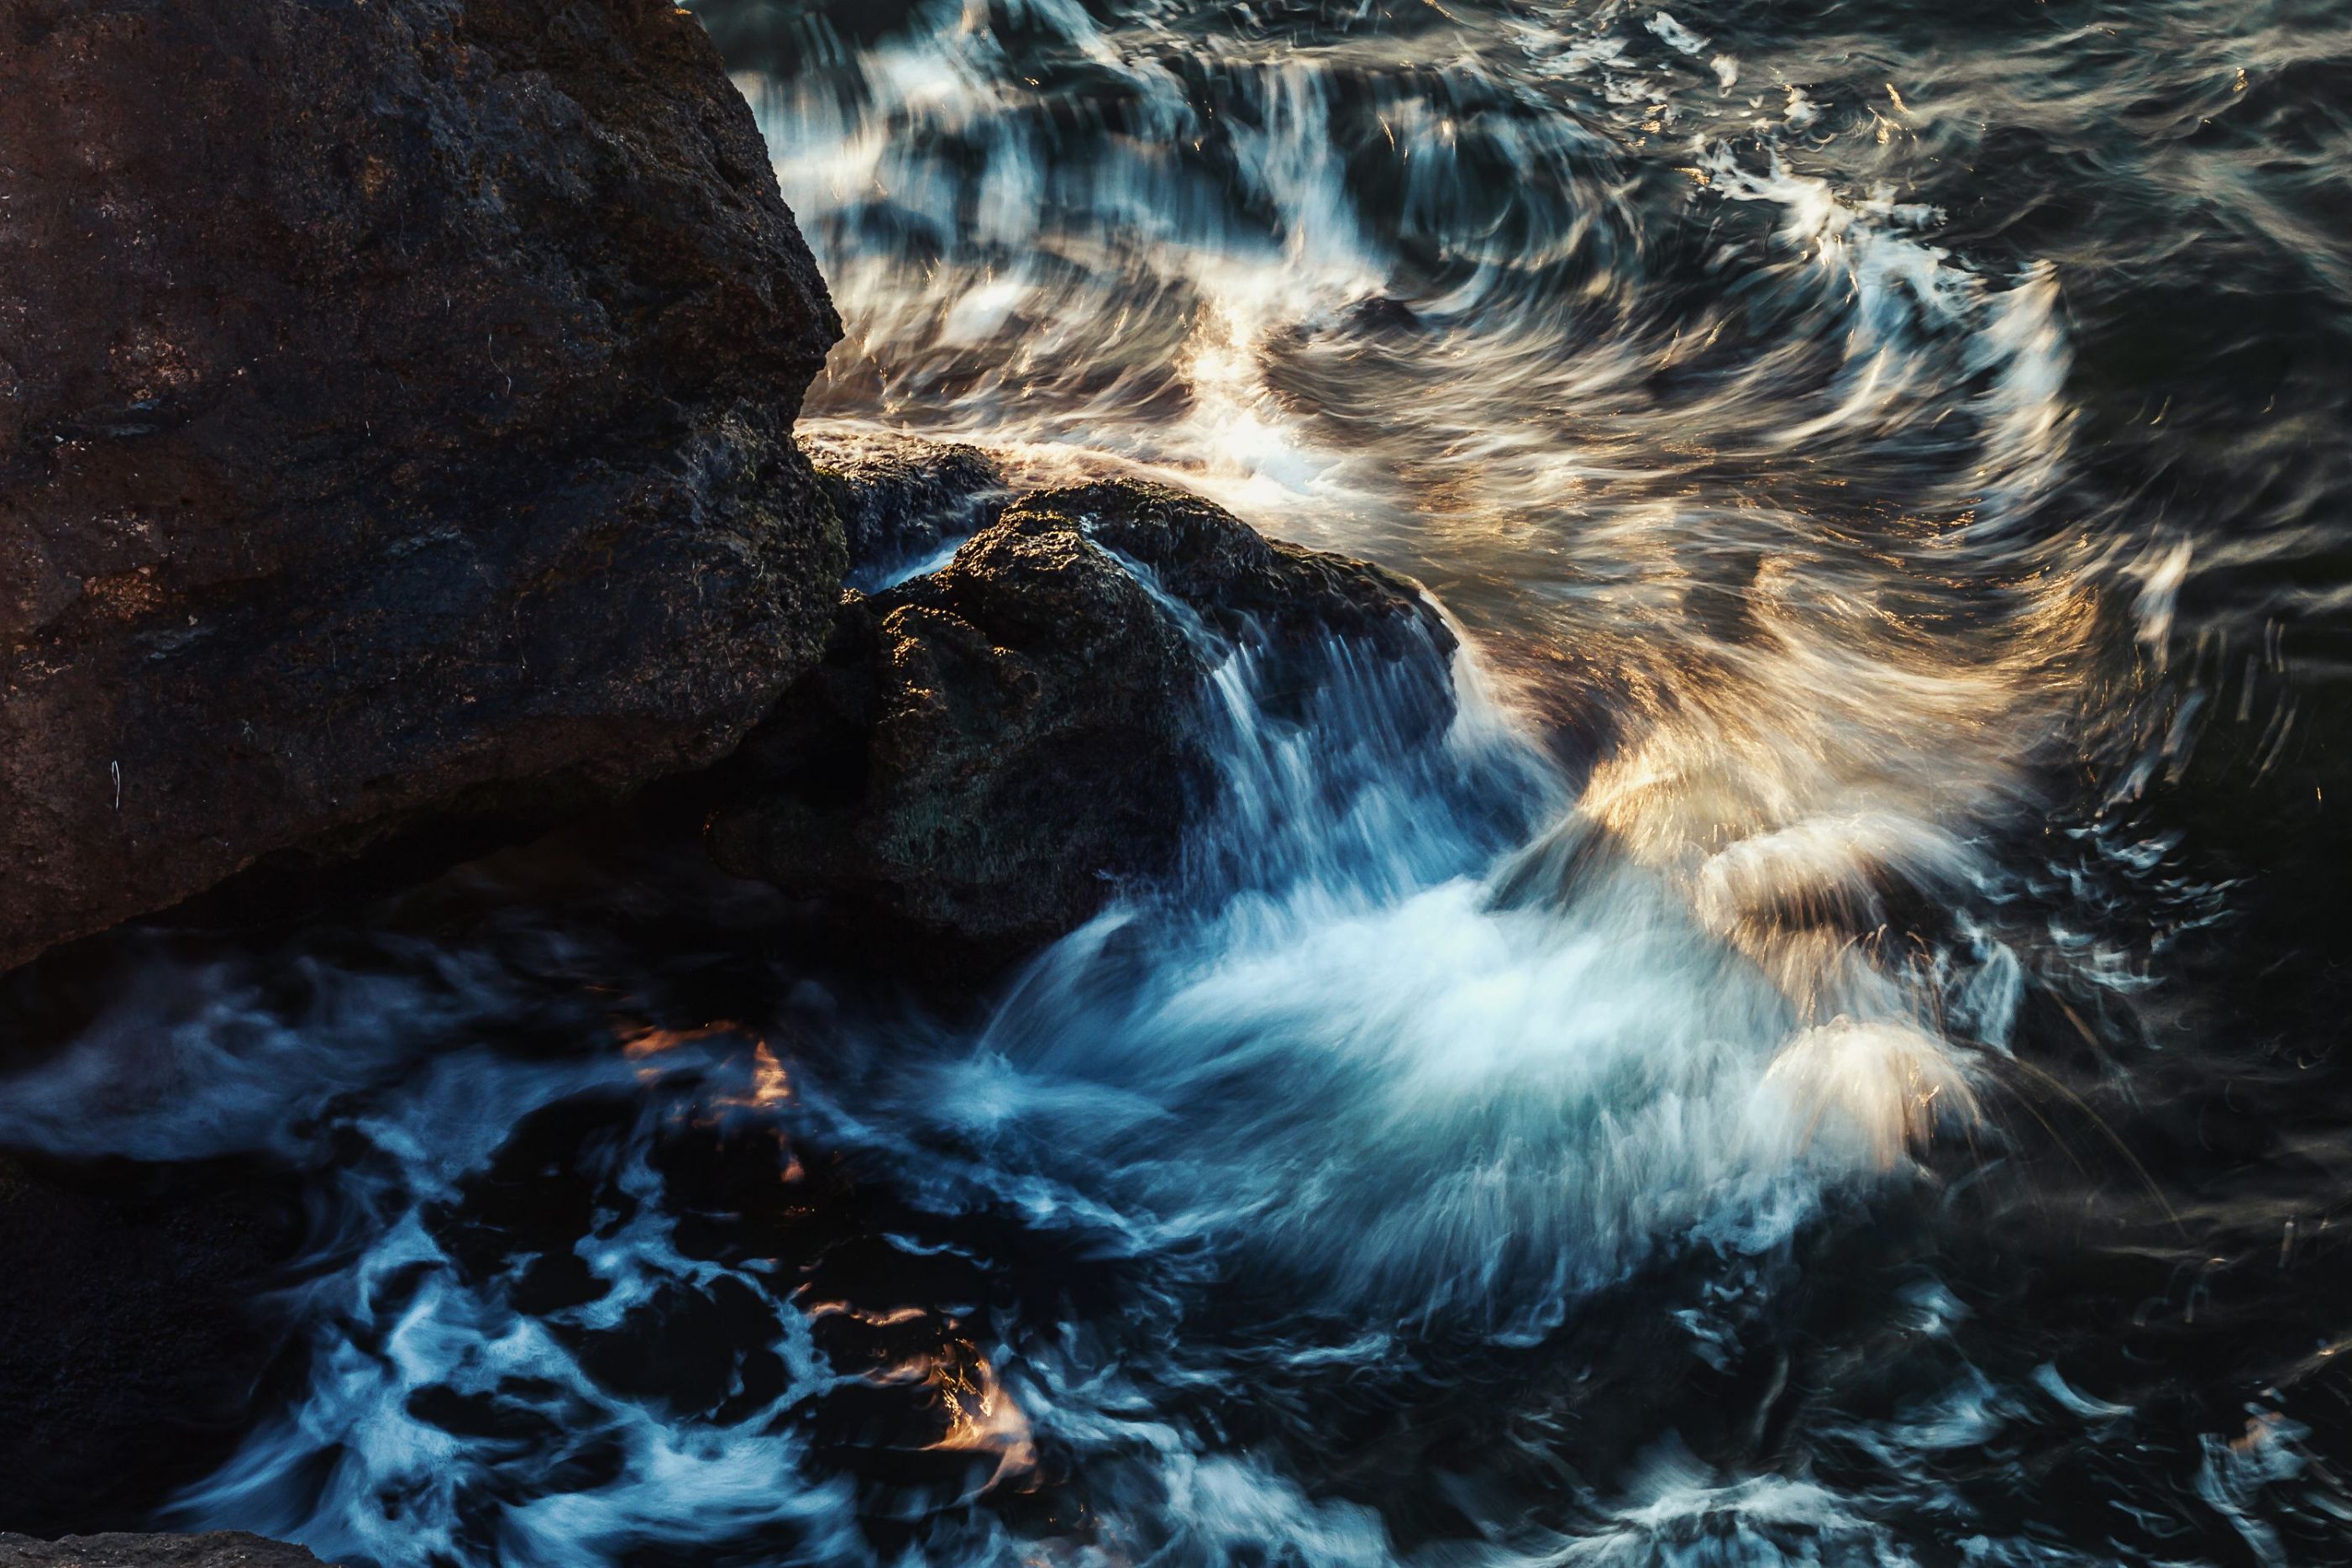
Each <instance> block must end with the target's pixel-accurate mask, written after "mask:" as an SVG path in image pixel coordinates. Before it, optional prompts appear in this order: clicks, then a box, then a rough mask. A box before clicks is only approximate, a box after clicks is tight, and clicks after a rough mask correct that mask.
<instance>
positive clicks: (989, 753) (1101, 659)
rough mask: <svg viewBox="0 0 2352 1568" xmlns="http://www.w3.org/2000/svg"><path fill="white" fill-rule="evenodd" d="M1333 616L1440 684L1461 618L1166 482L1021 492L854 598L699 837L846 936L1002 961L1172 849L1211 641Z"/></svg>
mask: <svg viewBox="0 0 2352 1568" xmlns="http://www.w3.org/2000/svg"><path fill="white" fill-rule="evenodd" d="M1129 562H1133V563H1138V564H1139V565H1140V566H1142V567H1143V568H1145V569H1146V570H1148V571H1149V572H1150V576H1151V577H1152V579H1153V580H1155V581H1156V582H1157V583H1158V585H1159V586H1160V590H1161V591H1162V592H1163V593H1164V594H1165V595H1167V596H1170V597H1172V598H1173V599H1174V600H1175V601H1179V602H1180V603H1181V605H1182V606H1183V607H1184V608H1185V609H1186V610H1189V612H1191V614H1192V616H1194V617H1197V618H1198V620H1199V622H1201V623H1202V628H1201V629H1200V630H1205V631H1206V632H1208V633H1209V635H1208V637H1207V638H1206V639H1205V641H1204V639H1203V638H1202V636H1201V635H1200V634H1199V630H1195V629H1188V628H1187V627H1186V626H1185V624H1184V619H1185V617H1184V613H1183V612H1181V611H1180V610H1178V609H1177V608H1174V607H1172V606H1171V604H1170V603H1169V602H1168V601H1167V599H1165V598H1162V597H1160V596H1158V595H1155V594H1154V593H1153V592H1152V591H1151V590H1150V588H1148V587H1147V586H1146V584H1145V583H1144V582H1143V581H1142V580H1140V579H1139V577H1138V576H1137V574H1136V573H1135V571H1134V570H1130V567H1129ZM1335 635H1336V636H1339V637H1342V638H1346V639H1348V640H1349V641H1350V642H1351V643H1356V644H1358V645H1360V646H1362V647H1363V648H1365V649H1366V650H1368V651H1369V652H1370V653H1371V654H1373V655H1374V656H1377V657H1381V658H1388V659H1418V660H1421V661H1423V662H1424V663H1426V664H1429V665H1430V666H1431V669H1430V671H1429V679H1430V680H1431V682H1432V683H1433V684H1434V685H1437V686H1438V687H1440V688H1443V687H1444V683H1445V680H1446V674H1445V668H1444V655H1445V654H1446V653H1449V652H1450V651H1451V649H1452V647H1453V639H1452V637H1451V635H1450V634H1449V633H1448V632H1447V631H1446V629H1445V627H1444V622H1442V621H1441V620H1440V619H1439V618H1438V616H1437V615H1436V613H1435V612H1434V611H1433V610H1432V609H1430V608H1429V606H1428V605H1427V603H1426V602H1425V601H1423V599H1422V598H1421V596H1420V593H1419V591H1418V590H1416V589H1415V588H1414V586H1413V585H1412V583H1410V582H1408V581H1406V580H1403V579H1402V578H1399V577H1395V576H1393V575H1391V574H1390V573H1387V572H1384V571H1382V570H1380V569H1379V568H1377V567H1371V566H1367V565H1365V564H1363V563H1361V562H1358V561H1351V560H1347V559H1342V558H1339V557H1337V556H1330V555H1322V554H1318V553H1316V552H1314V551H1310V550H1305V549H1297V547H1295V546H1290V545H1285V544H1277V543H1274V542H1272V541H1269V540H1266V539H1265V538H1260V537H1259V536H1258V535H1257V534H1256V533H1255V532H1254V531H1252V530H1251V529H1250V528H1248V526H1247V525H1245V524H1244V523H1243V522H1241V521H1240V520H1239V519H1238V518H1236V517H1233V516H1232V515H1231V514H1229V513H1227V512H1224V511H1223V510H1222V509H1220V508H1219V507H1214V506H1213V505H1211V504H1210V503H1208V502H1206V501H1203V500H1201V499H1200V498H1198V497H1192V496H1188V495H1185V494H1183V493H1182V492H1180V491H1176V490H1171V489H1168V488H1166V487H1163V486H1152V485H1139V484H1130V483H1118V484H1107V485H1095V486H1085V487H1081V488H1074V489H1066V490H1056V491H1048V492H1044V493H1040V494H1036V495H1032V496H1029V497H1024V498H1023V499H1021V500H1018V501H1016V502H1014V503H1013V505H1012V506H1011V507H1009V508H1008V509H1007V510H1006V511H1005V512H1004V513H1003V515H1002V516H1001V517H999V518H998V519H997V520H996V521H995V522H993V523H992V524H990V525H989V526H988V527H986V528H982V530H981V531H980V532H979V533H977V534H975V535H974V536H973V537H972V538H971V539H970V540H968V541H967V542H966V543H965V544H964V545H963V546H962V548H961V549H959V550H958V551H957V553H956V555H955V558H954V559H953V560H952V561H951V562H950V564H949V565H948V566H947V567H945V568H943V569H942V570H939V571H937V572H935V573H932V574H930V575H929V576H927V577H921V578H917V579H914V580H910V581H908V582H906V583H903V584H901V585H899V586H898V587H896V588H893V589H891V590H889V591H886V592H882V593H877V594H875V595H872V596H870V597H864V596H859V595H856V594H852V595H850V596H848V598H847V600H846V601H845V609H844V613H843V616H842V620H841V622H840V624H839V626H838V628H837V629H836V631H835V637H834V641H833V643H832V645H831V647H830V648H829V650H828V652H827V654H826V657H825V661H824V664H823V665H822V666H820V668H819V669H818V670H817V671H816V672H814V674H811V675H809V676H808V677H806V678H805V679H803V681H802V682H801V683H800V684H799V685H796V686H795V687H794V688H793V690H792V691H791V692H789V693H788V694H786V695H785V697H784V699H783V701H782V703H781V704H779V706H778V708H777V711H776V712H775V714H774V715H772V716H771V717H770V718H769V719H768V720H767V721H766V722H765V723H764V724H763V725H762V726H761V727H760V728H759V729H758V730H756V731H754V732H753V735H752V737H751V740H750V741H749V742H747V743H746V745H745V747H744V749H743V751H742V752H741V753H740V754H739V756H738V757H737V758H735V759H734V760H733V761H731V762H730V764H729V765H728V768H727V770H726V771H727V774H728V775H730V777H729V778H728V779H726V780H725V782H724V784H723V786H722V788H723V789H724V791H725V793H724V795H723V798H724V799H726V800H727V801H728V803H727V804H724V805H722V806H721V807H720V808H719V810H717V811H715V812H714V813H713V815H712V817H711V821H710V841H711V847H712V851H713V853H714V854H715V855H716V857H717V858H718V860H719V863H720V864H721V865H723V866H725V867H726V868H727V869H729V870H730V871H732V872H735V873H738V874H741V875H749V876H758V877H763V878H765V879H767V880H769V881H772V882H773V883H777V884H778V885H780V886H782V887H783V888H785V889H786V890H787V891H790V892H793V893H795V894H803V895H806V896H810V897H814V898H820V899H823V900H824V901H825V904H826V906H827V910H828V914H829V915H834V916H837V917H839V918H841V919H843V920H845V921H847V922H849V923H851V924H852V925H855V926H856V927H857V928H858V929H859V930H860V931H861V932H862V933H867V934H871V935H873V936H877V937H878V938H881V939H885V940H892V941H901V942H910V943H915V944H919V946H914V947H913V948H912V949H911V951H914V952H919V953H922V954H925V955H926V956H937V957H938V958H939V960H940V962H942V963H953V964H956V965H958V966H959V967H967V968H973V967H976V968H985V967H992V966H994V965H997V964H1001V963H1003V962H1004V961H1006V960H1008V959H1010V958H1012V957H1013V956H1017V955H1019V954H1021V953H1023V952H1024V951H1027V950H1029V949H1031V948H1034V947H1035V946H1038V945H1040V944H1042V943H1044V942H1045V941H1047V940H1050V939H1051V938H1053V937H1055V936H1059V935H1061V934H1063V933H1065V932H1067V931H1069V930H1071V929H1073V928H1074V927H1076V925H1080V924H1082V923H1083V922H1084V921H1085V920H1086V919H1087V917H1088V916H1090V915H1093V914H1094V913H1095V912H1096V911H1097V910H1098V909H1099V908H1100V907H1101V906H1102V904H1103V903H1104V902H1105V901H1106V899H1107V898H1108V896H1109V895H1110V894H1111V893H1112V892H1113V890H1114V889H1115V888H1116V886H1117V885H1118V881H1119V880H1120V879H1121V878H1125V877H1131V876H1136V875H1143V874H1150V873H1156V872H1160V871H1163V870H1165V869H1166V868H1167V867H1168V866H1169V865H1170V864H1171V862H1172V861H1173V860H1174V858H1175V855H1176V852H1177V847H1178V841H1179V839H1180V836H1181V832H1182V830H1183V828H1184V825H1185V823H1186V822H1187V821H1188V820H1189V819H1190V818H1191V816H1192V812H1193V811H1194V810H1196V809H1197V808H1198V806H1199V805H1200V804H1201V802H1202V800H1203V799H1204V798H1205V794H1206V786H1207V785H1208V784H1209V782H1210V779H1211V775H1212V769H1213V758H1212V757H1211V756H1210V754H1209V750H1208V747H1207V740H1208V736H1207V733H1206V731H1205V728H1204V726H1203V723H1202V716H1203V715H1202V696H1203V692H1202V682H1203V680H1204V678H1205V676H1206V674H1207V673H1208V670H1209V665H1210V661H1211V660H1212V659H1213V657H1215V656H1217V653H1218V652H1219V650H1220V647H1221V645H1222V644H1227V643H1233V644H1255V645H1256V646H1258V647H1259V649H1260V651H1261V652H1262V653H1266V654H1268V655H1269V656H1272V657H1276V658H1279V657H1281V656H1282V653H1283V651H1284V646H1285V644H1286V643H1315V644H1317V645H1318V646H1319V645H1320V644H1322V643H1324V642H1326V641H1327V640H1328V639H1329V638H1331V637H1333V636H1335Z"/></svg>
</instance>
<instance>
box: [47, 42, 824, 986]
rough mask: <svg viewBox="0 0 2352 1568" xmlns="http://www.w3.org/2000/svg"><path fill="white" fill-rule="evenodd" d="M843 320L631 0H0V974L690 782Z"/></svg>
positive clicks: (791, 584)
mask: <svg viewBox="0 0 2352 1568" xmlns="http://www.w3.org/2000/svg"><path fill="white" fill-rule="evenodd" d="M839 333H840V328H839V324H838V321H837V320H836V319H835V314H834V310H833V308H832V305H831V303H830V301H829V300H828V299H827V298H826V295H825V292H824V285H823V283H822V281H821V280H820V279H819V278H818V277H817V275H816V272H815V268H814V265H813V263H812V261H811V259H810V256H809V253H808V250H807V248H806V246H804V245H803V243H802V240H801V238H800V235H799V234H798V232H797V231H796V230H795V229H794V227H793V222H792V217H791V214H789V213H788V212H786V211H785V209H784V206H783V204H782V200H781V198H780V197H779V195H778V193H777V190H776V185H775V182H774V178H773V175H772V172H771V170H770V167H769V163H768V158H767V153H766V151H765V149H764V147H763V146H762V144H761V140H760V137H759V134H758V132H757V131H756V129H755V127H754V126H753V124H752V121H751V114H750V111H749V110H748V109H747V108H746V107H745V105H744V104H743V102H742V100H741V99H740V97H739V96H738V95H737V94H736V92H735V90H734V89H733V88H732V87H731V86H730V84H729V82H728V80H727V78H726V76H725V74H724V72H723V71H722V69H721V68H720V64H719V57H718V55H717V53H716V52H715V51H714V49H713V48H712V47H711V45H710V43H709V39H708V38H707V37H704V36H703V33H702V31H701V29H700V26H698V24H697V23H696V22H695V21H694V19H693V18H692V16H689V15H688V13H686V12H684V11H682V10H678V9H677V8H675V7H673V6H672V5H668V4H667V3H664V0H464V3H462V4H460V3H459V0H373V3H371V4H368V5H314V4H307V3H304V0H171V3H169V4H165V3H163V0H0V867H5V871H6V873H7V877H8V885H9V897H8V899H7V901H6V904H5V909H0V967H5V966H6V965H9V964H14V963H16V962H19V961H21V960H22V959H24V958H26V957H27V956H30V955H32V954H33V953H36V952H37V951H39V950H40V949H41V948H43V947H44V946H48V945H50V944H52V943H55V942H58V941H60V940H63V939H66V938H68V937H70V936H76V935H79V934H81V933H85V932H89V931H93V930H96V929H99V928H100V927H103V926H105V925H110V924H112V923H114V922H117V921H120V920H121V919H123V918H125V917H127V916H130V915H136V914H139V913H142V912H145V911H151V910H155V909H158V908H161V907H163V906H166V905H169V904H173V903H175V902H177V901H179V900H181V899H184V898H185V897H187V896H188V895H189V894H194V893H195V892H197V891H199V890H201V889H203V888H205V887H207V886H209V885H210V884H212V883H215V882H217V881H219V880H220V879H222V878H223V877H226V876H227V875H228V874H229V873H233V872H236V871H237V870H239V869H240V868H242V867H245V866H247V865H249V864H251V863H252V862H255V861H256V860H257V859H259V858H261V857H264V856H268V855H271V854H272V853H273V852H287V853H290V854H294V855H297V856H302V855H308V856H311V857H333V856H336V855H340V854H342V853H345V852H349V851H351V850H352V849H354V848H356V847H357V846H359V845H361V844H363V843H365V842H367V841H371V840H376V839H379V838H381V837H382V836H383V834H385V833H386V832H387V831H391V830H393V829H395V828H402V827H405V826H411V825H414V824H416V823H418V822H420V821H447V820H449V819H452V818H456V819H466V818H468V817H476V816H482V817H501V818H509V819H513V820H516V821H543V820H545V819H548V818H550V817H551V816H553V815H554V814H555V813H557V812H559V811H561V810H567V809H570V808H571V807H572V806H575V805H577V804H580V803H583V802H587V801H593V800H604V799H609V798H611V797H613V796H614V795H617V794H620V793H624V792H625V791H627V790H629V789H632V788H634V787H635V786H636V785H637V784H639V783H641V782H643V781H645V780H646V779H651V778H655V777H657V776H659V775H662V774H665V773H667V772H671V771H674V770H677V769H679V768H687V767H691V766H696V765H698V764H700V763H703V762H707V761H709V759H711V758H715V757H718V756H720V755H722V754H724V753H725V752H726V751H727V750H728V749H729V748H730V747H731V746H732V745H733V744H734V743H735V741H736V740H737V739H738V738H739V737H740V736H741V734H742V733H743V731H744V730H745V729H746V728H747V727H749V726H750V725H751V723H752V722H753V721H754V720H755V719H756V718H757V716H759V715H760V714H761V712H763V711H764V710H765V709H766V708H767V707H768V706H771V705H772V702H773V700H774V698H775V695H776V694H777V693H778V692H779V691H781V690H782V687H783V686H784V685H785V684H786V683H787V682H789V681H790V680H791V679H792V678H793V675H794V674H797V673H798V672H799V671H801V670H802V669H804V668H806V667H807V666H808V664H810V663H811V662H813V661H814V658H815V657H816V655H817V653H818V652H819V650H820V648H821V646H822V643H823V639H824V633H825V630H826V628H827V626H828V625H829V623H830V622H831V619H832V614H833V610H834V604H835V596H836V593H837V591H838V584H839V581H840V578H841V573H842V570H843V565H844V562H843V555H842V547H841V542H840V536H839V528H838V524H837V522H836V521H835V519H834V518H833V517H832V514H831V510H830V507H827V506H826V505H825V504H824V501H823V499H822V497H821V496H820V495H819V493H818V492H817V490H816V488H815V484H814V477H813V476H812V475H811V473H810V471H809V469H808V467H807V465H806V464H805V462H804V461H803V459H802V458H801V457H800V455H798V453H797V452H796V451H795V450H794V449H793V444H792V442H791V439H790V429H791V424H792V422H793V418H794V417H795V414H796V413H797V410H798V405H799V400H800V397H801V394H802V392H803V390H804V389H805V387H806V385H807V382H808V381H809V379H810V377H811V376H812V375H813V374H814V372H815V371H816V370H817V368H818V367H819V366H820V365H821V364H822V362H823V361H824V354H825V352H826V350H827V349H828V348H829V347H830V345H831V344H832V343H833V342H834V341H835V340H836V339H837V338H838V336H839Z"/></svg>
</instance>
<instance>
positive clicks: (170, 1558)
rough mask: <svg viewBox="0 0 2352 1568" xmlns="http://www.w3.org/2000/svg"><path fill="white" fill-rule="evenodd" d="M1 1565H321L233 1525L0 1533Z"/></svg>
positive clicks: (306, 1555)
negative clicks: (205, 1529) (49, 1534)
mask: <svg viewBox="0 0 2352 1568" xmlns="http://www.w3.org/2000/svg"><path fill="white" fill-rule="evenodd" d="M0 1568H320V1563H319V1560H318V1559H317V1558H316V1557H313V1556H312V1555H310V1552H306V1551H304V1550H303V1549H302V1548H301V1547H299V1546H289V1545H287V1544H286V1543H285V1542H282V1541H265V1540H263V1539H262V1538H261V1537H260V1536H258V1535H247V1534H244V1533H243V1532H241V1531H227V1530H224V1531H215V1532H214V1533H213V1534H210V1535H69V1536H68V1537H66V1538H65V1539H64V1540H62V1541H36V1540H35V1539H33V1538H32V1537H31V1536H29V1535H0Z"/></svg>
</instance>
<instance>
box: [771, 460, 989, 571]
mask: <svg viewBox="0 0 2352 1568" xmlns="http://www.w3.org/2000/svg"><path fill="white" fill-rule="evenodd" d="M801 450H802V451H803V452H805V453H806V454H807V455H808V457H809V461H810V462H812V463H814V465H816V476H817V482H818V483H819V484H820V485H822V486H824V492H825V495H826V497H827V498H829V499H830V500H831V501H832V502H833V509H834V511H835V514H837V515H838V516H839V517H840V518H841V526H842V533H843V536H844V538H845V541H846V543H847V545H848V548H849V580H850V583H851V585H852V586H853V587H857V588H869V589H870V588H878V587H880V586H882V585H883V584H885V583H887V582H888V581H891V580H895V579H896V578H898V577H899V576H902V575H904V574H905V573H906V571H907V570H908V569H910V568H913V567H915V566H918V565H919V564H920V563H922V562H923V561H925V560H927V559H929V558H930V557H932V556H935V555H937V554H938V553H939V552H940V550H941V549H945V548H946V547H948V546H949V545H951V544H953V543H955V542H956V541H958V540H960V539H964V538H970V537H971V535H973V534H975V533H977V532H979V531H980V530H981V529H982V528H986V527H987V526H988V525H989V524H990V523H992V522H994V521H995V520H996V519H997V517H999V516H1000V515H1002V514H1003V510H1004V503H1005V501H1006V499H1007V498H1008V497H1009V496H1010V495H1011V492H1010V491H1009V490H1007V489H1006V487H1005V483H1004V471H1003V469H1002V468H1000V467H999V466H998V465H997V463H996V460H995V459H994V458H992V457H991V456H990V455H988V454H987V453H985V452H982V450H981V449H980V448H979V447H977V446H962V445H958V444H951V443H947V442H938V441H926V440H924V439H922V438H921V437H919V436H912V435H894V434H869V433H866V432H859V433H856V434H822V435H803V437H802V439H801Z"/></svg>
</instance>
